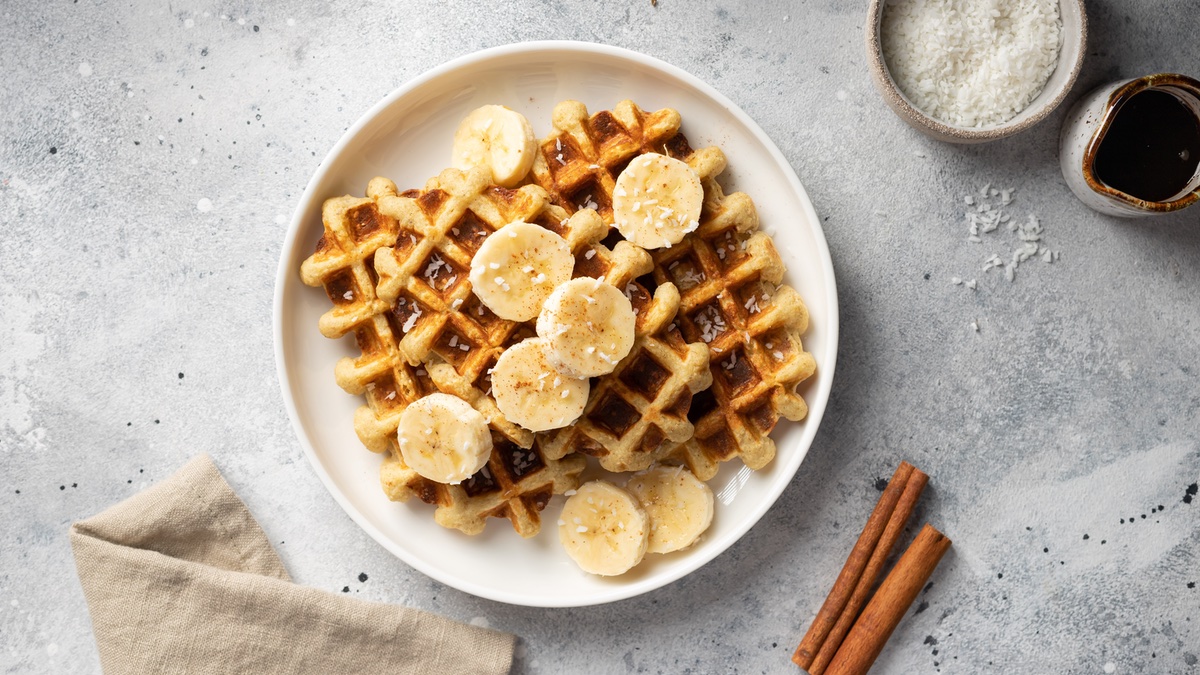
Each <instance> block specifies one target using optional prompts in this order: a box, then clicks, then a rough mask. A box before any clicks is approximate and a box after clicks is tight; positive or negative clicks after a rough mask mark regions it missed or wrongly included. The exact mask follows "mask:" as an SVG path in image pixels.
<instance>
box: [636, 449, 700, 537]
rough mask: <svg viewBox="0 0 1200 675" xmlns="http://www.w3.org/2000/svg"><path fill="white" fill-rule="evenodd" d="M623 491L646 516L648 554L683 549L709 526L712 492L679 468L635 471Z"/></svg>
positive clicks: (660, 467) (661, 467)
mask: <svg viewBox="0 0 1200 675" xmlns="http://www.w3.org/2000/svg"><path fill="white" fill-rule="evenodd" d="M625 489H626V490H628V491H629V493H630V494H632V495H633V496H634V497H636V498H637V500H638V502H639V503H640V504H641V505H642V508H644V509H646V515H647V516H649V517H650V543H649V545H648V547H647V550H648V551H649V552H650V553H670V552H671V551H678V550H679V549H682V548H687V547H688V546H691V545H692V544H693V543H695V541H696V540H697V539H699V538H700V535H701V534H703V533H704V531H705V530H707V529H708V526H709V525H711V524H712V519H713V493H712V490H711V489H709V487H708V485H706V484H705V483H704V482H703V481H701V480H700V479H699V478H696V477H695V476H693V475H692V472H691V471H688V470H687V469H686V468H684V467H682V466H658V467H654V468H650V469H647V470H645V471H639V472H637V473H635V474H633V477H632V478H630V479H629V482H628V483H626V484H625Z"/></svg>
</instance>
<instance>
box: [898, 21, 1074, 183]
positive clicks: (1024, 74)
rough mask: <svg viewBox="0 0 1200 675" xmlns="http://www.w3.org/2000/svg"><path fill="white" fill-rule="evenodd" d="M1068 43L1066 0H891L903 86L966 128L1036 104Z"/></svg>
mask: <svg viewBox="0 0 1200 675" xmlns="http://www.w3.org/2000/svg"><path fill="white" fill-rule="evenodd" d="M1061 40H1062V19H1061V17H1060V16H1059V12H1058V0H887V4H886V5H885V7H884V10H883V22H882V24H881V26H880V42H881V46H882V50H883V57H884V60H885V61H886V62H887V68H888V72H889V73H890V74H891V76H892V79H893V80H894V81H895V82H896V86H897V87H899V89H900V91H901V92H902V93H903V94H904V96H905V97H906V98H907V99H908V100H909V101H910V102H912V104H913V105H915V106H916V107H917V108H920V109H921V110H922V111H924V112H925V113H926V114H928V115H930V116H932V117H935V118H937V119H939V120H941V121H943V122H946V123H947V124H952V125H955V126H960V127H985V126H991V125H997V124H1003V123H1004V122H1007V121H1009V120H1011V119H1012V118H1013V117H1016V116H1017V114H1018V113H1020V112H1021V111H1022V110H1024V109H1025V108H1026V107H1028V106H1029V104H1030V103H1031V102H1032V101H1033V99H1035V98H1037V95H1038V94H1040V93H1041V91H1042V89H1043V88H1044V87H1045V86H1046V81H1047V80H1049V79H1050V75H1051V74H1052V73H1053V72H1054V69H1055V67H1056V66H1057V65H1058V53H1059V49H1060V46H1061ZM967 203H968V204H970V203H971V202H969V201H968V202H967Z"/></svg>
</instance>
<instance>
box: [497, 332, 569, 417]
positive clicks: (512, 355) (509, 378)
mask: <svg viewBox="0 0 1200 675" xmlns="http://www.w3.org/2000/svg"><path fill="white" fill-rule="evenodd" d="M590 389H591V385H590V384H589V383H588V381H587V380H581V379H576V378H574V377H567V376H565V375H561V374H559V373H558V372H557V371H556V370H555V369H554V366H552V365H550V362H549V361H548V360H547V359H546V349H545V344H544V342H543V340H542V339H541V338H529V339H528V340H524V341H522V342H519V343H517V344H515V345H513V346H512V347H509V348H508V349H507V350H505V351H504V353H503V354H501V355H500V358H499V359H497V360H496V367H495V368H493V369H492V396H493V397H494V398H495V399H496V406H497V407H498V408H500V412H501V413H503V414H504V416H505V417H506V418H507V419H508V421H510V422H513V423H515V424H519V425H521V426H523V427H525V428H526V429H529V430H530V431H548V430H550V429H559V428H561V427H565V426H567V425H568V424H570V423H572V422H574V421H575V420H576V419H578V418H579V416H580V415H582V414H583V407H584V406H585V405H587V400H588V391H589V390H590Z"/></svg>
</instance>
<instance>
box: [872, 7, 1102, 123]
mask: <svg viewBox="0 0 1200 675" xmlns="http://www.w3.org/2000/svg"><path fill="white" fill-rule="evenodd" d="M887 2H888V0H871V4H870V5H869V6H868V8H867V21H866V38H867V40H866V42H867V66H868V68H869V69H870V71H871V80H872V81H873V82H874V83H875V87H876V88H877V89H879V93H880V94H882V95H883V100H884V102H885V103H887V104H888V107H889V108H891V109H892V111H893V112H895V113H896V114H897V115H899V116H900V119H902V120H904V121H905V122H907V123H908V124H909V126H911V127H913V128H914V129H916V130H918V131H920V132H921V133H924V134H926V135H927V136H930V137H932V138H936V139H938V140H939V141H947V142H949V143H965V144H970V143H986V142H988V141H994V140H996V139H999V138H1005V137H1007V136H1012V135H1013V134H1018V133H1021V132H1022V131H1025V130H1026V129H1029V128H1031V127H1033V126H1034V125H1035V124H1037V123H1038V122H1041V121H1042V120H1044V119H1046V117H1048V116H1049V115H1050V113H1052V112H1054V109H1055V108H1057V107H1058V106H1059V105H1060V104H1061V103H1062V102H1063V99H1065V98H1066V96H1067V92H1069V91H1071V87H1072V86H1073V85H1074V84H1075V78H1076V77H1078V76H1079V69H1080V68H1081V67H1083V57H1084V55H1085V54H1086V53H1087V33H1088V30H1087V8H1086V7H1084V4H1083V0H1059V3H1058V12H1059V17H1060V18H1061V20H1062V31H1061V36H1062V44H1061V46H1060V48H1059V52H1058V66H1057V67H1056V68H1055V69H1054V72H1053V73H1052V74H1051V75H1050V79H1048V80H1046V86H1045V87H1043V88H1042V91H1041V93H1039V94H1038V95H1037V96H1036V97H1035V98H1034V99H1033V100H1032V101H1030V102H1029V105H1028V106H1026V107H1025V109H1024V110H1022V111H1021V112H1019V113H1017V115H1016V116H1015V117H1013V118H1012V119H1010V120H1008V121H1007V122H1004V123H1003V124H995V125H991V126H985V127H961V126H957V125H953V124H947V123H945V122H942V121H941V120H938V119H935V118H933V117H931V116H930V115H927V114H925V112H924V111H923V110H921V109H920V108H918V107H917V106H915V105H914V104H913V103H912V102H911V101H909V100H908V98H907V97H906V96H905V95H904V94H903V93H902V92H901V91H900V87H898V86H897V85H896V81H895V80H893V79H892V74H891V72H890V71H889V70H888V66H887V61H886V60H885V59H884V57H883V46H882V42H881V37H880V32H881V30H880V29H881V26H882V24H883V12H884V7H885V5H887Z"/></svg>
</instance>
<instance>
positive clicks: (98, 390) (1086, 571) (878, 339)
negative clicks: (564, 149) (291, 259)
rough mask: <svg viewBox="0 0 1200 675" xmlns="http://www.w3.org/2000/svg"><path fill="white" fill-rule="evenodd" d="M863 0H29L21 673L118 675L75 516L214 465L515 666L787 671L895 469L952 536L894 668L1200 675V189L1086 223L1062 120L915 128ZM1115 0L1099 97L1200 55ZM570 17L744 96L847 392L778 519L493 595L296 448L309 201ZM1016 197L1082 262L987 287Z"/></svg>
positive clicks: (4, 564)
mask: <svg viewBox="0 0 1200 675" xmlns="http://www.w3.org/2000/svg"><path fill="white" fill-rule="evenodd" d="M864 5H865V3H863V2H846V1H844V0H796V1H794V2H789V3H758V2H751V1H748V0H747V1H745V2H734V1H732V0H718V1H705V2H699V1H694V0H686V1H685V0H660V1H659V2H658V6H657V7H653V6H651V2H650V1H649V0H629V1H625V2H604V3H594V2H588V1H587V0H553V1H546V2H532V1H530V2H517V3H465V2H449V3H448V2H413V3H408V4H397V5H395V6H391V7H387V6H383V5H381V4H377V3H366V2H342V3H326V2H311V1H307V0H297V1H294V2H279V3H265V2H245V1H240V0H226V1H220V2H173V3H163V2H124V3H117V2H102V1H100V2H98V1H95V0H82V1H79V0H76V2H71V3H68V2H65V1H63V2H34V1H31V0H9V1H8V2H5V3H3V5H0V16H2V17H3V20H2V21H0V65H2V66H3V72H4V76H3V78H0V101H2V104H0V487H2V488H3V489H2V490H0V518H2V520H3V527H2V532H3V544H2V545H0V666H2V669H3V670H4V672H8V673H32V672H94V671H96V670H98V668H99V665H98V661H97V656H96V650H95V645H94V642H93V640H92V635H91V631H90V624H89V620H88V613H87V608H86V605H85V603H84V600H83V596H82V594H81V591H80V587H79V583H78V580H77V578H76V576H75V569H74V564H73V562H72V558H71V554H70V549H69V546H68V542H67V536H66V533H67V527H68V525H69V524H70V522H71V521H73V520H76V519H79V518H82V517H85V516H88V515H91V514H94V513H96V512H98V511H100V510H102V509H104V508H105V507H106V506H108V505H110V504H112V503H114V502H116V501H118V500H120V499H122V498H124V497H127V496H129V495H131V494H133V493H135V492H137V491H138V490H141V489H143V488H144V487H146V486H147V485H150V484H152V483H154V482H155V481H158V480H161V479H162V478H163V477H165V476H167V475H169V474H170V473H171V472H173V471H174V470H175V469H176V468H177V467H179V466H180V465H181V464H183V463H184V461H185V460H186V459H187V458H189V457H191V456H192V455H194V454H195V453H198V452H201V451H206V452H209V453H211V454H212V455H213V457H214V458H215V460H216V462H217V464H218V465H219V466H220V467H221V469H222V470H223V471H224V473H225V475H226V476H227V478H228V479H229V481H230V482H231V483H232V484H233V486H234V487H235V489H236V490H237V491H238V493H239V494H240V495H241V496H242V497H243V498H244V499H245V501H246V502H247V503H248V504H249V506H250V508H251V510H252V511H253V512H254V513H255V514H256V515H257V517H258V519H259V520H260V522H261V523H262V525H263V527H264V528H265V529H266V531H267V533H268V534H269V536H270V537H271V539H272V540H273V541H274V542H277V544H278V549H279V551H280V553H281V555H282V556H283V559H284V561H285V563H286V564H287V566H288V568H289V570H290V571H291V573H292V574H293V576H294V577H295V578H296V579H297V580H298V581H299V582H301V583H304V584H308V585H311V586H315V587H318V588H324V589H328V590H330V591H335V592H341V591H345V592H349V593H353V594H355V595H356V597H361V598H367V599H372V600H380V601H386V602H395V603H405V604H408V605H413V606H416V607H421V608H425V609H428V610H432V611H434V612H440V613H442V614H445V615H448V616H450V617H454V618H457V619H460V620H463V621H471V620H474V621H475V622H476V623H483V622H486V624H488V625H491V626H493V627H496V628H500V629H504V630H508V631H512V632H515V633H517V634H519V635H520V636H522V642H521V645H520V648H519V650H518V658H517V664H516V666H515V669H514V671H515V672H517V673H575V672H592V673H624V672H666V673H680V672H694V673H699V672H738V673H759V672H763V673H788V672H794V668H793V666H791V664H790V662H789V660H788V658H789V655H790V653H791V650H792V649H793V648H794V646H795V643H796V642H797V641H798V639H799V637H800V635H801V633H802V632H803V630H804V628H805V627H806V626H807V624H808V622H809V621H810V620H811V618H812V616H813V613H814V612H815V611H816V609H817V607H818V606H819V604H820V602H821V600H822V598H823V596H824V594H825V592H826V591H827V590H828V588H829V586H830V584H831V583H832V581H833V578H834V576H835V575H836V573H837V571H838V569H839V568H840V566H841V564H842V562H843V559H844V556H845V555H846V552H847V551H848V549H849V547H850V545H851V543H852V542H853V540H854V539H855V537H856V536H857V532H858V529H859V528H860V527H861V525H862V522H863V521H864V519H865V517H866V514H867V512H868V511H869V510H870V508H871V506H872V504H873V503H874V501H875V498H876V497H877V494H878V493H877V487H878V486H877V482H879V481H877V479H879V478H880V477H881V476H888V475H890V472H891V471H892V469H893V468H894V467H895V465H896V463H897V462H898V461H899V460H900V459H901V458H907V459H909V460H911V461H913V462H914V463H916V464H917V465H918V466H920V467H922V468H924V469H925V470H927V471H928V472H929V474H930V475H931V476H932V481H931V486H930V489H929V490H928V491H927V493H926V497H925V499H924V502H923V506H922V508H921V513H920V517H921V518H922V519H924V520H928V521H930V522H932V523H934V524H935V525H938V526H939V527H940V528H941V529H943V530H944V531H945V532H947V533H948V534H949V535H950V536H951V537H952V538H953V539H954V542H955V544H954V548H953V549H952V551H951V553H950V554H949V555H948V556H947V558H946V559H945V560H944V561H943V563H942V565H941V567H940V568H939V569H938V570H937V572H936V574H935V576H934V579H933V585H932V587H931V588H929V589H928V590H927V591H926V592H925V593H924V594H923V595H922V596H921V598H920V604H919V606H918V607H916V608H915V609H914V611H913V612H912V613H910V616H909V617H908V618H907V619H906V620H905V621H904V623H903V624H902V625H901V626H900V628H899V630H898V631H897V632H896V634H895V635H894V636H893V638H892V640H891V642H890V643H889V645H888V647H887V648H886V650H885V651H884V653H883V655H882V657H881V659H880V661H879V664H878V666H877V668H876V669H875V672H881V673H934V672H945V673H977V672H1015V673H1195V672H1200V666H1197V659H1198V658H1200V588H1198V587H1197V586H1198V585H1200V497H1193V495H1195V493H1196V483H1197V481H1198V480H1200V422H1198V419H1197V418H1198V415H1200V381H1198V376H1200V338H1198V337H1197V336H1198V335H1200V264H1198V262H1200V207H1198V208H1197V209H1193V210H1192V211H1190V212H1184V213H1182V214H1177V215H1174V216H1171V217H1166V218H1163V219H1161V220H1157V221H1155V222H1128V221H1121V220H1117V219H1113V218H1107V217H1102V216H1099V215H1097V214H1095V213H1092V212H1090V211H1088V210H1087V209H1086V208H1085V207H1083V206H1082V205H1081V204H1080V203H1079V202H1078V201H1076V200H1075V199H1074V197H1072V195H1071V194H1070V193H1069V192H1068V190H1067V188H1066V186H1065V184H1064V182H1063V179H1062V177H1061V175H1060V174H1059V169H1058V164H1057V160H1056V157H1057V153H1056V139H1057V134H1058V128H1059V124H1060V123H1061V120H1062V117H1063V113H1064V111H1063V110H1060V111H1059V112H1058V113H1057V114H1056V115H1055V116H1054V117H1052V118H1051V119H1050V120H1049V121H1047V122H1046V123H1044V124H1042V125H1041V126H1039V127H1037V128H1036V129H1034V130H1032V131H1031V132H1029V133H1026V134H1024V135H1021V136H1018V137H1015V138H1011V139H1007V140H1004V141H1000V142H996V143H993V144H990V145H985V146H976V147H954V146H950V145H944V144H940V143H937V142H933V141H930V140H927V139H926V138H924V137H922V136H920V135H918V134H917V133H916V132H914V131H912V130H911V129H909V128H907V127H906V126H904V125H903V124H902V123H901V122H900V121H899V120H898V119H897V118H896V117H895V116H893V114H892V113H891V112H889V111H888V109H887V108H885V106H884V104H883V103H882V101H881V99H880V98H879V96H878V95H877V94H876V92H875V91H874V90H873V89H872V87H871V84H870V83H869V80H868V77H867V73H866V67H865V65H864V55H863V48H862V21H863V15H864V13H865V6H864ZM1087 5H1088V10H1089V17H1090V20H1091V27H1092V35H1091V41H1090V47H1089V49H1088V52H1089V53H1088V58H1087V62H1086V64H1085V66H1084V70H1083V73H1082V75H1081V77H1080V81H1079V82H1078V84H1077V86H1076V88H1075V91H1074V92H1072V95H1071V97H1070V99H1068V103H1069V102H1071V101H1073V100H1074V99H1075V98H1077V97H1078V96H1079V95H1080V94H1082V93H1083V92H1085V91H1086V90H1088V89H1089V88H1091V87H1093V86H1096V85H1098V84H1100V83H1102V82H1105V81H1108V80H1111V79H1115V78H1118V77H1123V76H1135V75H1142V74H1147V73H1150V72H1155V71H1172V70H1174V71H1179V72H1186V73H1190V74H1191V75H1193V76H1196V75H1200V42H1198V41H1197V40H1196V39H1195V36H1196V35H1197V33H1198V32H1200V18H1198V14H1197V12H1196V5H1195V2H1194V0H1144V1H1142V2H1137V3H1132V2H1125V1H1123V0H1088V3H1087ZM546 38H570V39H579V40H589V41H597V42H606V43H610V44H615V45H620V46H624V47H629V48H633V49H637V50H641V51H644V52H646V53H649V54H651V55H654V56H657V57H659V58H662V59H664V60H666V61H668V62H670V63H673V64H675V65H677V66H680V67H682V68H684V69H686V70H689V71H691V72H692V73H694V74H696V75H697V76H699V77H701V78H703V79H705V80H707V81H708V82H710V83H711V84H712V85H713V86H715V87H716V88H717V89H719V90H721V91H722V92H724V93H725V94H726V95H728V96H729V97H730V98H732V99H733V100H734V101H736V102H737V103H738V104H739V105H741V106H742V107H743V108H744V109H745V110H746V111H747V112H748V113H749V114H750V116H751V117H753V118H754V119H756V120H757V121H758V122H759V123H760V124H761V125H762V126H763V127H764V128H765V129H766V131H767V133H768V134H769V135H770V136H771V137H772V138H773V139H774V140H775V142H776V143H777V144H778V145H779V146H780V148H781V149H782V150H783V152H784V154H785V155H786V156H787V157H788V159H789V160H790V161H791V163H792V165H793V166H794V167H795V168H796V171H797V172H798V173H799V175H800V178H801V180H802V181H803V183H804V184H805V186H806V188H807V189H808V191H809V194H810V195H811V197H812V200H813V202H814V203H815V205H816V207H817V210H818V212H819V213H820V214H821V216H822V219H823V221H824V226H825V229H826V235H827V237H828V239H829V244H830V248H831V249H832V252H833V258H834V266H835V268H836V270H837V274H838V284H839V291H840V297H841V319H842V326H841V334H842V339H841V350H840V358H839V362H838V367H837V375H836V378H835V382H834V391H833V398H832V401H831V405H830V408H829V411H828V413H827V415H826V417H825V420H824V422H823V423H822V425H821V430H820V433H819V435H818V436H817V441H816V444H815V445H814V446H813V448H812V451H811V452H810V453H809V456H808V459H807V460H806V462H805V463H804V465H803V466H802V467H801V470H800V474H799V475H798V477H797V478H796V480H795V482H794V484H793V485H792V486H791V487H790V488H789V489H788V490H787V491H786V492H785V493H784V495H783V497H782V498H781V499H780V501H779V502H778V503H777V504H776V506H775V507H774V509H772V510H771V511H770V512H769V513H768V514H767V516H766V517H765V518H764V519H763V520H762V521H761V522H760V523H759V524H758V526H756V527H755V528H754V529H753V530H752V531H751V532H750V533H749V534H748V535H747V536H746V537H745V538H744V539H743V540H742V541H741V542H740V543H738V544H737V545H736V546H734V547H733V548H732V549H731V550H729V551H728V552H727V553H725V554H724V555H722V556H721V557H719V558H718V559H717V560H715V561H714V562H712V563H711V564H709V565H708V566H706V567H705V568H703V569H701V570H700V571H698V572H697V573H695V574H693V575H691V576H689V577H688V578H686V579H684V580H682V581H679V582H677V583H675V584H672V585H670V586H667V587H665V588H663V589H661V590H659V591H656V592H653V593H650V594H648V595H645V596H643V597H640V598H637V599H634V600H629V601H624V602H619V603H616V604H612V605H608V606H601V607H593V608H583V609H573V610H539V609H529V608H520V607H511V606H506V605H501V604H497V603H493V602H490V601H486V600H481V599H477V598H475V597H472V596H469V595H465V594H463V593H460V592H458V591H455V590H453V589H449V588H446V587H444V586H442V585H440V584H438V583H435V582H433V581H431V580H429V579H428V578H426V577H424V576H423V575H421V574H419V573H417V572H415V571H413V570H412V569H410V568H408V567H407V566H406V565H404V564H403V563H401V562H399V561H398V560H396V559H395V558H393V557H392V556H391V555H390V554H388V553H387V552H386V551H384V549H383V548H381V547H380V546H378V545H377V544H376V543H375V542H374V541H372V540H371V539H369V538H368V537H367V535H366V534H364V533H363V532H362V531H360V530H359V529H358V528H357V527H356V526H355V525H354V524H353V523H352V522H351V521H350V519H349V518H348V517H347V516H346V515H345V514H344V513H343V512H342V511H341V509H340V508H339V507H338V506H337V504H336V503H335V502H334V500H333V499H332V498H331V497H330V496H329V494H328V493H327V492H326V491H325V488H324V487H322V485H321V483H320V482H319V481H318V479H317V477H316V475H315V474H314V473H313V471H312V470H311V469H310V467H309V465H308V462H307V460H306V459H305V458H304V457H303V455H302V453H301V450H300V447H299V444H298V442H297V441H296V439H295V437H294V435H293V432H292V428H291V426H290V424H289V423H288V421H287V418H286V415H285V413H284V409H283V405H282V403H281V399H280V393H279V387H278V385H277V383H276V378H275V370H274V363H273V357H272V346H271V324H270V316H271V299H272V287H273V283H274V274H275V267H276V263H277V261H278V256H279V252H280V244H281V240H282V238H283V235H284V229H285V225H284V223H285V222H286V220H287V217H288V215H289V214H290V212H291V209H292V207H293V205H294V202H295V200H296V199H297V198H298V197H299V195H300V193H301V191H302V190H303V188H304V185H305V183H306V181H307V180H308V177H309V175H311V173H312V171H313V170H314V169H315V168H316V166H317V164H318V162H319V161H320V158H321V157H322V156H323V155H324V153H325V152H326V151H327V150H328V149H329V148H330V147H331V146H332V144H333V143H334V142H335V141H336V140H337V138H338V137H339V136H340V135H341V133H342V132H343V130H345V129H346V127H347V126H348V125H349V124H351V123H352V122H353V121H354V120H355V119H356V118H357V117H358V116H359V115H360V114H361V113H362V112H363V111H364V110H365V109H366V108H368V107H369V106H370V105H371V104H373V103H375V102H376V101H377V100H378V99H380V98H381V97H383V96H384V95H385V94H387V93H388V92H389V91H391V90H392V89H393V88H395V87H397V86H399V85H400V84H402V83H403V82H404V81H405V80H407V79H409V78H411V77H413V76H415V75H417V74H419V73H421V72H422V71H424V70H426V69H428V68H431V67H433V66H436V65H438V64H441V63H443V62H445V61H447V60H449V59H452V58H454V57H456V56H460V55H462V54H466V53H468V52H471V51H474V50H477V49H480V48H484V47H490V46H494V45H500V44H505V43H509V42H515V41H521V40H532V39H546ZM986 184H991V185H992V186H994V187H997V188H1014V189H1015V190H1016V192H1015V200H1014V202H1013V203H1012V204H1010V205H1009V206H1007V207H1005V209H1006V211H1007V212H1008V213H1010V214H1011V215H1012V216H1013V218H1015V219H1019V220H1024V219H1026V218H1027V217H1028V216H1029V215H1031V214H1032V215H1036V216H1037V217H1039V218H1040V219H1041V222H1042V224H1043V226H1044V227H1045V236H1044V241H1045V243H1046V245H1047V246H1049V247H1050V248H1051V249H1052V250H1055V251H1058V252H1059V253H1060V257H1059V259H1058V260H1057V261H1056V262H1054V263H1050V264H1047V263H1042V262H1041V261H1032V260H1031V261H1029V262H1027V263H1025V264H1023V265H1022V266H1021V267H1020V268H1019V269H1018V271H1017V275H1016V279H1015V281H1014V282H1012V283H1009V282H1007V281H1006V280H1004V277H1003V274H1002V273H1001V272H1000V271H998V270H992V271H990V272H986V273H985V272H983V271H982V270H981V265H982V263H983V261H984V260H986V259H987V257H988V256H989V255H991V254H993V253H996V254H999V255H1002V256H1005V257H1007V256H1008V255H1010V252H1011V251H1012V249H1013V245H1014V244H1013V242H1014V241H1015V238H1014V237H1013V235H1012V234H1011V233H1009V232H1008V231H1007V229H1004V228H1002V229H1001V230H998V231H996V232H994V233H991V234H989V235H987V236H986V237H985V243H983V244H971V243H967V242H966V241H965V239H966V235H967V232H966V225H965V222H964V213H965V211H966V209H968V208H971V207H968V206H966V205H965V204H964V199H963V196H964V195H966V194H968V193H977V191H978V190H979V189H980V188H981V187H983V186H985V185H986ZM953 277H959V278H961V279H963V280H970V279H977V284H978V286H977V289H976V290H974V291H972V290H970V289H968V288H966V287H965V286H962V285H954V284H953V283H952V282H951V279H952V278H953ZM972 322H975V324H976V325H977V326H978V331H976V330H974V329H973V327H972V325H971V324H972ZM364 573H365V575H366V576H365V577H362V576H360V575H362V574H364ZM360 578H365V579H366V580H365V581H360Z"/></svg>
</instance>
